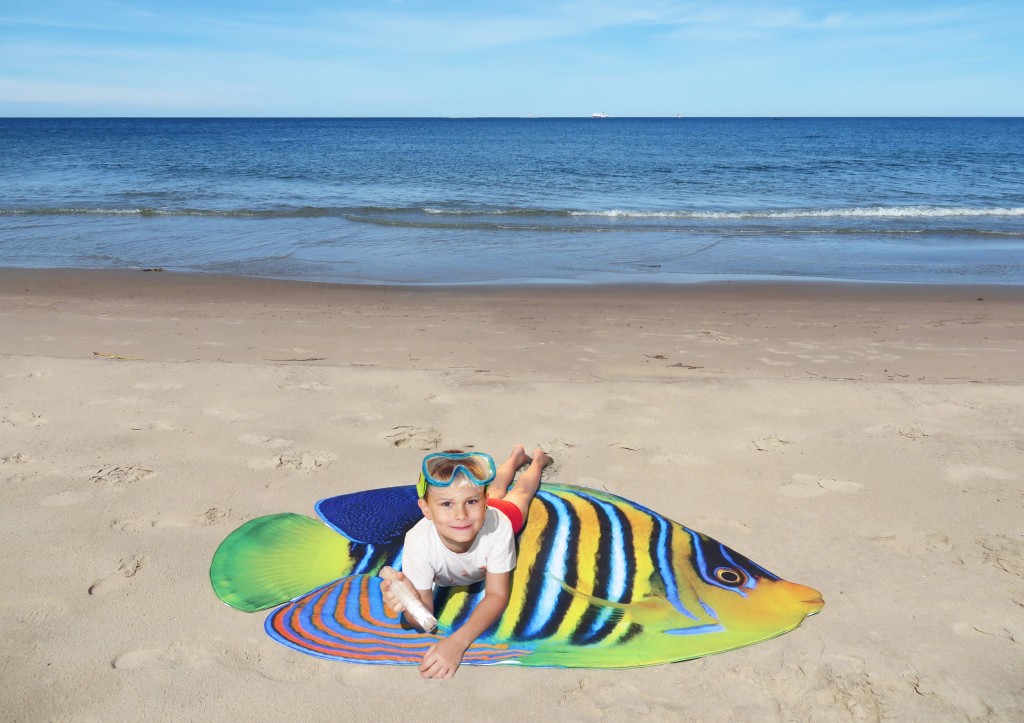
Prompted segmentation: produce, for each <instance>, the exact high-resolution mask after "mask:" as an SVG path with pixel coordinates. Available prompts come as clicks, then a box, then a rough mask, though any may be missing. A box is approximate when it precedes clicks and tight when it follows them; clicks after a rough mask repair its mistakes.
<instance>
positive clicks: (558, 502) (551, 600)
mask: <svg viewBox="0 0 1024 723" xmlns="http://www.w3.org/2000/svg"><path fill="white" fill-rule="evenodd" d="M546 500H547V502H548V503H549V504H550V505H551V507H552V509H554V510H555V513H556V514H555V526H554V527H555V529H554V530H553V531H552V533H551V534H552V535H553V538H554V539H553V543H552V545H551V549H552V551H553V552H558V551H561V552H562V554H561V555H558V554H552V555H551V559H550V561H549V565H550V566H549V567H548V570H547V572H548V573H549V574H548V575H545V576H544V578H543V581H542V582H541V589H540V594H539V595H538V596H537V600H536V602H535V603H534V604H533V615H532V616H531V617H530V619H529V621H528V622H527V625H526V629H525V630H524V631H523V635H522V639H523V640H529V639H530V638H531V637H534V636H536V635H537V634H538V633H540V630H541V628H543V627H544V624H545V623H547V622H548V618H549V617H550V613H551V611H552V610H554V609H555V605H556V603H557V601H558V595H559V594H560V593H562V592H563V590H562V586H561V585H559V584H558V583H557V582H555V580H564V579H565V573H566V555H567V553H568V552H569V549H568V547H569V522H570V519H571V518H570V516H569V510H568V508H567V507H566V505H565V502H564V501H563V500H562V499H560V498H558V497H555V496H554V495H549V496H547V498H546ZM550 524H551V523H550V522H549V523H548V525H549V526H550ZM552 578H554V579H552Z"/></svg>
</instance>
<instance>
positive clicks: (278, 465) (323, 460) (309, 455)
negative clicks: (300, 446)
mask: <svg viewBox="0 0 1024 723" xmlns="http://www.w3.org/2000/svg"><path fill="white" fill-rule="evenodd" d="M336 459H338V455H336V454H335V453H334V452H327V451H320V452H283V453H281V454H279V455H277V456H275V457H270V458H269V459H253V460H249V462H248V463H247V466H248V467H249V469H253V470H261V469H286V470H293V471H295V472H304V473H307V474H311V473H313V472H319V471H320V470H322V469H324V468H326V467H327V466H328V465H330V463H331V462H333V461H334V460H336Z"/></svg>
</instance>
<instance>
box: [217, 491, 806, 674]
mask: <svg viewBox="0 0 1024 723" xmlns="http://www.w3.org/2000/svg"><path fill="white" fill-rule="evenodd" d="M415 500H416V497H415V491H414V489H413V488H412V487H411V486H410V487H395V488H386V489H383V490H371V491H367V492H364V493H356V494H353V495H343V496H340V497H335V498H329V499H327V500H322V501H321V502H320V503H318V504H317V511H318V513H320V515H321V516H322V517H323V518H324V519H325V521H326V522H327V523H328V524H327V525H324V524H322V523H319V522H317V521H316V520H312V519H310V518H307V517H303V516H301V515H290V514H286V515H271V516H269V517H264V518H259V519H258V520H253V521H251V522H249V523H247V524H246V525H243V526H242V527H241V528H239V530H236V531H235V532H234V533H232V535H231V536H229V537H228V539H227V540H225V542H224V543H223V544H222V545H221V548H220V549H218V551H217V554H216V555H215V556H214V563H213V565H212V567H211V580H212V582H213V585H214V589H215V591H216V592H217V594H218V595H219V596H220V597H221V599H222V600H224V601H225V602H227V603H228V604H230V605H233V606H235V607H238V608H240V609H243V610H258V609H266V608H267V607H271V606H273V605H276V604H280V603H287V604H284V605H282V606H281V607H279V608H278V609H277V610H275V611H274V612H272V613H271V615H270V616H269V617H268V618H267V621H266V625H265V627H266V630H267V632H268V633H269V634H270V636H271V637H272V638H274V639H275V640H277V641H279V642H281V643H283V644H284V645H287V646H289V647H292V648H295V649H296V650H300V651H302V652H305V653H308V654H311V655H316V656H319V657H324V658H332V659H338V660H344V661H348V662H355V663H370V664H405V665H418V664H419V662H420V660H421V659H422V657H423V653H424V652H425V651H426V649H427V648H428V647H429V646H430V645H431V644H433V643H434V642H435V641H436V640H437V639H439V637H443V636H445V635H446V634H447V633H448V632H450V631H451V630H453V629H455V628H458V627H459V626H460V625H461V624H462V623H463V622H464V621H465V620H466V618H467V617H468V616H469V614H470V613H471V612H472V610H473V608H474V606H475V605H476V604H477V603H478V602H479V600H480V599H481V598H482V596H483V589H482V584H481V583H478V584H476V585H472V586H469V587H456V588H439V589H438V591H437V592H436V594H435V602H434V610H435V615H436V616H437V618H438V633H437V634H436V635H430V634H425V633H420V632H418V631H416V630H412V629H409V628H408V627H406V626H404V625H403V624H402V622H401V620H400V619H399V618H398V617H397V616H396V615H394V614H392V612H391V611H390V610H389V609H387V608H386V607H385V606H384V604H383V602H382V600H381V593H380V582H381V580H380V578H378V577H376V576H375V573H377V572H379V570H380V569H381V567H383V566H384V565H392V566H396V567H397V566H400V564H401V550H402V542H403V538H404V533H405V531H406V530H407V529H408V528H409V527H411V526H412V524H415V522H416V521H417V520H418V519H419V517H420V512H419V509H418V507H416V504H415ZM370 510H377V512H378V514H377V515H376V516H377V517H381V518H382V522H381V524H379V525H378V524H375V523H374V522H372V518H373V517H374V515H370V519H371V521H369V522H368V521H367V512H368V511H370ZM328 525H329V527H328ZM518 549H519V562H518V565H517V567H516V570H515V571H514V573H513V579H512V588H511V598H510V601H509V604H508V607H507V609H506V610H505V612H504V614H503V615H502V616H501V618H500V619H499V620H498V621H497V622H496V623H495V624H494V626H492V627H491V629H490V630H488V631H487V632H485V633H484V634H483V635H482V636H480V638H479V639H478V640H477V641H476V643H474V644H473V645H472V646H471V647H470V648H469V650H468V651H467V653H466V656H465V658H464V660H463V664H469V665H474V664H475V665H487V664H517V665H527V666H540V667H581V668H623V667H639V666H646V665H657V664H661V663H669V662H675V661H680V660H687V659H691V658H697V657H701V656H704V655H709V654H712V653H718V652H723V651H726V650H732V649H734V648H739V647H742V646H745V645H750V644H752V643H756V642H760V641H763V640H766V639H768V638H772V637H775V636H777V635H781V634H782V633H785V632H788V631H790V630H792V629H794V628H796V627H797V626H798V625H799V624H800V623H801V622H802V621H803V620H804V618H805V617H807V616H808V615H813V614H815V613H817V612H818V611H819V610H820V609H821V607H822V605H823V604H824V603H823V601H822V599H821V595H820V593H818V592H817V591H816V590H813V589H811V588H809V587H805V586H803V585H798V584H795V583H791V582H788V581H786V580H783V579H781V578H779V577H778V576H776V575H774V574H772V573H770V572H768V571H767V570H766V569H764V568H763V567H761V566H760V565H758V564H756V563H754V562H752V561H751V560H749V559H748V558H746V557H744V556H743V555H741V554H739V553H737V552H735V551H733V550H731V549H729V548H728V547H726V546H724V545H722V544H720V543H718V542H716V541H715V540H713V539H711V538H709V537H707V536H706V535H702V534H700V533H698V532H694V531H693V530H690V529H688V528H686V527H684V526H682V525H680V524H678V523H676V522H673V521H671V520H669V519H667V518H665V517H663V516H662V515H659V514H658V513H656V512H654V511H652V510H650V509H648V508H646V507H643V506H641V505H639V504H637V503H635V502H631V501H629V500H627V499H624V498H622V497H619V496H617V495H613V494H609V493H607V492H601V491H598V490H593V489H588V488H584V487H575V486H569V485H554V484H548V485H545V486H544V487H543V488H542V489H541V491H540V492H539V493H538V494H537V497H536V498H535V500H534V502H533V504H532V506H531V508H530V516H529V521H528V523H527V525H526V527H525V529H524V530H523V532H522V533H521V535H520V538H519V545H518ZM313 588H316V589H313ZM289 601H290V602H289Z"/></svg>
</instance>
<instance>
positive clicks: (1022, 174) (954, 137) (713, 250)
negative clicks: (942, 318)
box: [0, 118, 1024, 284]
mask: <svg viewBox="0 0 1024 723" xmlns="http://www.w3.org/2000/svg"><path fill="white" fill-rule="evenodd" d="M0 251H2V253H3V260H2V261H0V265H3V266H7V267H24V268H49V267H61V268H162V269H166V270H168V271H189V272H202V273H220V274H236V275H246V276H259V277H273V278H287V279H302V280H309V281H330V282H345V283H389V284H479V283H513V284H515V283H620V282H634V283H637V282H639V283H645V282H655V283H688V282H694V281H706V280H716V279H719V280H732V279H752V280H758V279H762V280H773V279H775V280H780V279H790V280H791V279H817V280H845V281H869V282H909V283H948V284H1024V119H1019V118H1006V119H1004V118H942V119H913V118H906V119H892V118H850V119H833V118H828V119H821V118H806V119H804V118H780V119H768V118H764V119H703V118H657V119H654V118H610V119H590V118H579V119H569V118H553V119H547V118H505V119H491V118H482V119H443V118H436V119H435V118H431V119H0Z"/></svg>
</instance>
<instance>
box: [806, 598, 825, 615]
mask: <svg viewBox="0 0 1024 723" xmlns="http://www.w3.org/2000/svg"><path fill="white" fill-rule="evenodd" d="M800 602H801V603H802V604H804V605H809V606H811V610H810V612H808V613H807V614H808V615H816V614H817V613H819V612H821V609H822V608H823V607H825V601H824V600H823V599H822V598H821V596H820V595H819V596H818V597H813V598H808V599H807V600H801V601H800Z"/></svg>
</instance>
